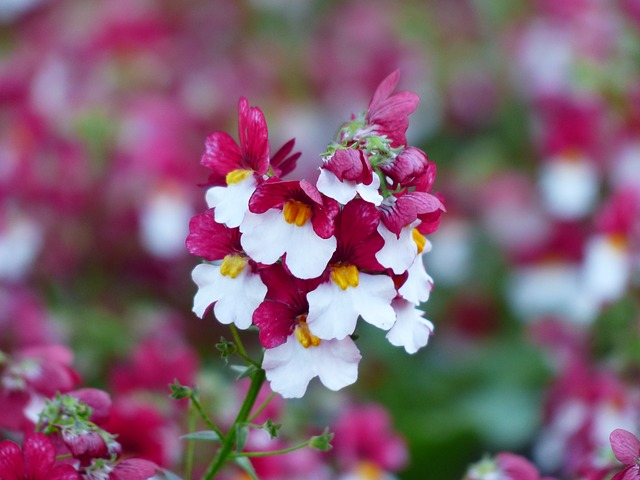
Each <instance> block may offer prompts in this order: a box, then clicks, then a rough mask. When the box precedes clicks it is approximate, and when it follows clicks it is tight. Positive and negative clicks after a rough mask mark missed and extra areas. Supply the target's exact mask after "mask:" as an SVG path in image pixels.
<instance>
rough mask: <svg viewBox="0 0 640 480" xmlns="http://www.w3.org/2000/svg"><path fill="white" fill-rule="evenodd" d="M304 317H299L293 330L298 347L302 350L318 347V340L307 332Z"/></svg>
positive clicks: (307, 327)
mask: <svg viewBox="0 0 640 480" xmlns="http://www.w3.org/2000/svg"><path fill="white" fill-rule="evenodd" d="M306 318H307V316H306V315H300V321H299V323H298V325H296V328H295V330H294V334H295V336H296V339H297V340H298V342H300V345H302V346H303V347H304V348H309V347H317V346H318V345H320V341H321V340H320V339H319V338H318V337H316V336H315V335H314V334H312V333H311V332H310V331H309V326H308V325H307V321H306Z"/></svg>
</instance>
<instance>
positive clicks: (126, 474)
mask: <svg viewBox="0 0 640 480" xmlns="http://www.w3.org/2000/svg"><path fill="white" fill-rule="evenodd" d="M157 469H158V467H157V466H156V465H155V464H154V463H153V462H150V461H148V460H143V459H141V458H127V459H125V460H122V461H121V462H120V463H118V464H117V465H116V466H115V468H114V469H113V472H111V476H110V477H109V479H110V480H147V479H148V478H151V477H153V476H154V475H155V473H156V470H157Z"/></svg>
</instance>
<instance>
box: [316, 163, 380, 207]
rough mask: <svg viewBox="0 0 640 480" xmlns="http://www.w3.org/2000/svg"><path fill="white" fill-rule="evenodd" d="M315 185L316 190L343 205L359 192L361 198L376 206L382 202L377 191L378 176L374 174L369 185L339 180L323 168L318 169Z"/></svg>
mask: <svg viewBox="0 0 640 480" xmlns="http://www.w3.org/2000/svg"><path fill="white" fill-rule="evenodd" d="M316 186H317V187H318V190H319V191H320V192H322V193H324V194H325V195H326V196H327V197H331V198H333V199H334V200H337V201H338V202H340V203H342V204H343V205H346V204H347V203H348V202H349V201H350V200H352V199H353V198H354V197H355V196H356V194H359V195H360V197H361V198H362V199H363V200H366V201H367V202H369V203H373V204H374V205H376V206H377V205H380V204H381V203H382V195H380V193H379V192H378V189H379V188H380V177H378V176H377V175H375V174H374V175H373V179H372V182H371V183H370V184H369V185H365V184H363V183H357V182H354V181H352V180H346V179H345V180H344V181H342V182H341V181H340V179H338V177H336V176H335V174H334V173H333V172H330V171H329V170H327V169H326V168H323V169H321V170H320V176H319V177H318V181H317V182H316Z"/></svg>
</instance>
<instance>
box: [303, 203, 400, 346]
mask: <svg viewBox="0 0 640 480" xmlns="http://www.w3.org/2000/svg"><path fill="white" fill-rule="evenodd" d="M379 221H380V213H379V212H378V210H377V209H376V207H375V206H374V205H373V204H371V203H367V202H365V201H364V200H359V199H356V200H352V201H351V202H349V203H348V204H347V205H346V206H345V207H344V209H343V210H342V212H341V213H340V215H339V216H338V217H337V218H336V237H337V239H338V240H337V241H338V245H337V248H336V252H335V254H334V255H333V256H332V258H331V260H330V261H329V265H328V267H327V272H326V275H325V277H324V279H325V281H324V282H323V283H321V284H320V285H318V287H317V288H316V289H315V290H313V291H312V292H309V294H308V295H307V299H308V300H309V317H308V319H307V320H308V322H309V328H310V330H311V332H312V333H313V334H314V335H317V336H318V337H320V338H322V339H326V340H329V339H333V338H336V339H343V338H345V337H346V336H348V335H351V334H352V333H353V332H354V330H355V328H356V323H357V320H358V316H362V318H363V319H364V320H365V321H366V322H368V323H370V324H372V325H375V326H376V327H378V328H381V329H383V330H388V329H389V328H391V326H392V325H393V322H394V321H395V313H394V311H393V308H391V300H393V298H394V297H395V296H396V289H395V286H394V283H393V280H392V279H391V277H389V276H388V275H386V273H384V271H385V269H384V267H383V266H382V265H380V263H379V262H378V260H376V258H375V254H376V252H377V251H378V250H380V248H382V245H383V243H384V240H383V239H382V237H381V236H380V234H379V233H378V232H377V230H376V229H377V226H378V223H379Z"/></svg>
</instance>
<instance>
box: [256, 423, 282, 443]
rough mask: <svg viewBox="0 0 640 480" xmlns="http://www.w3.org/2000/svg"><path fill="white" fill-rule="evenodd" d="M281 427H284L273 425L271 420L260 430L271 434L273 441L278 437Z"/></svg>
mask: <svg viewBox="0 0 640 480" xmlns="http://www.w3.org/2000/svg"><path fill="white" fill-rule="evenodd" d="M280 427H282V425H280V424H278V423H273V421H272V420H271V419H269V420H267V421H266V422H264V423H263V424H262V426H261V427H260V428H262V429H263V430H265V431H266V432H267V433H268V434H269V437H271V439H274V438H276V437H277V436H278V430H280Z"/></svg>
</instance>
